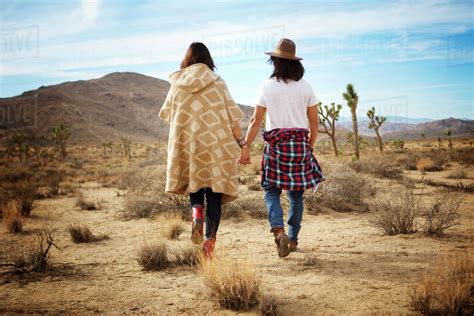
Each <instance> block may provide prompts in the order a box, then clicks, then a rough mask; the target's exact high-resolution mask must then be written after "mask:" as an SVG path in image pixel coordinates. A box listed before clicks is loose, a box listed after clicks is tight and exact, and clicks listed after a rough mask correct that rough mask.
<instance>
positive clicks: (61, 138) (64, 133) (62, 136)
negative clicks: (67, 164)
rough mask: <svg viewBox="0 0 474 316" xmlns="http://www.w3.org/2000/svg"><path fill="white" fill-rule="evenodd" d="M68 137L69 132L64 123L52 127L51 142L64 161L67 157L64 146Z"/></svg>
mask: <svg viewBox="0 0 474 316" xmlns="http://www.w3.org/2000/svg"><path fill="white" fill-rule="evenodd" d="M69 136H71V132H70V131H69V128H67V127H66V126H65V125H64V123H61V124H59V125H58V126H55V127H53V140H54V142H55V143H56V147H57V149H58V151H59V155H60V157H61V159H62V160H64V159H65V158H66V156H67V150H66V146H67V141H68V139H69Z"/></svg>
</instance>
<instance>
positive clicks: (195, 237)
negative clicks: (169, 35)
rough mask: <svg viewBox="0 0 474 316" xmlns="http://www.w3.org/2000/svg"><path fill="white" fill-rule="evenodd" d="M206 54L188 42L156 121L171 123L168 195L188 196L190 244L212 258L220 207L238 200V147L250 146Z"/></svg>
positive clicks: (238, 115)
mask: <svg viewBox="0 0 474 316" xmlns="http://www.w3.org/2000/svg"><path fill="white" fill-rule="evenodd" d="M215 68H216V67H215V66H214V62H213V60H212V57H211V54H210V53H209V50H208V49H207V47H206V46H205V45H204V44H203V43H192V44H191V46H189V48H188V51H187V52H186V56H185V57H184V59H183V61H182V63H181V70H179V71H176V72H174V73H172V74H171V75H170V83H171V87H170V90H169V92H168V96H167V97H166V100H165V103H164V104H163V106H162V108H161V111H160V117H161V118H162V119H163V120H165V121H167V122H169V123H170V133H169V141H168V163H167V172H166V192H169V193H175V194H182V195H184V194H187V193H188V192H189V198H190V202H191V203H190V204H191V209H192V214H193V221H192V234H191V240H192V241H193V242H194V243H196V244H201V243H202V242H203V226H204V223H203V221H204V199H206V202H207V209H206V216H205V223H206V234H205V241H204V244H203V249H204V251H205V253H206V255H207V256H208V257H209V258H210V257H212V252H213V250H214V247H215V242H216V234H217V230H218V228H219V223H220V218H221V206H222V204H225V203H228V202H230V201H232V200H234V199H236V198H237V196H238V181H237V179H238V170H237V164H236V160H237V156H236V155H237V152H236V149H237V144H238V145H239V146H240V147H241V151H242V155H244V156H246V155H248V154H249V153H248V151H249V149H248V147H247V146H246V143H245V139H244V137H243V136H242V131H241V129H240V126H239V122H240V119H241V118H242V111H241V110H240V108H239V107H238V106H237V105H236V103H235V102H234V101H233V100H232V97H231V95H230V93H229V90H228V89H227V86H226V84H225V82H224V80H222V79H221V77H220V76H219V75H217V74H216V73H215V72H214V70H215Z"/></svg>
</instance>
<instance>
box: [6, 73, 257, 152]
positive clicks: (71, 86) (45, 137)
mask: <svg viewBox="0 0 474 316" xmlns="http://www.w3.org/2000/svg"><path fill="white" fill-rule="evenodd" d="M169 87H170V85H169V83H168V82H167V81H165V80H161V79H156V78H153V77H149V76H145V75H141V74H138V73H132V72H115V73H111V74H108V75H106V76H104V77H102V78H98V79H92V80H80V81H74V82H64V83H61V84H58V85H53V86H47V87H40V88H38V89H36V90H32V91H28V92H25V93H23V94H21V95H19V96H15V97H11V98H0V110H1V109H2V108H3V109H7V110H8V113H9V114H6V115H5V114H2V113H6V112H2V111H0V142H2V143H3V142H4V141H5V138H6V137H7V136H8V135H10V134H12V133H14V132H15V131H22V132H24V133H25V134H27V135H29V137H30V138H33V141H32V142H33V143H37V144H41V145H46V144H51V128H52V127H53V126H55V125H57V124H59V123H62V122H64V123H65V125H66V126H68V127H69V129H70V130H71V138H70V143H71V144H97V143H101V142H108V141H114V142H118V141H119V140H120V138H121V137H122V136H126V137H129V138H131V139H132V140H133V141H134V142H142V143H148V142H154V141H156V140H158V139H161V140H164V139H166V138H167V136H168V124H166V123H165V122H163V121H162V120H161V119H160V118H159V117H158V113H159V111H160V108H161V106H162V104H163V102H164V100H165V98H166V94H167V93H168V90H169ZM241 107H242V109H243V110H244V113H245V121H246V122H248V120H249V119H250V116H251V114H252V113H253V109H252V108H250V107H245V106H241ZM15 111H16V112H15ZM22 111H23V112H24V111H29V112H30V113H27V114H28V115H29V116H30V117H28V121H27V122H26V123H25V122H23V124H22V122H21V121H22V119H23V117H22V113H23V112H22ZM33 111H36V112H35V113H33ZM23 114H24V113H23ZM2 115H3V117H2ZM5 116H7V118H5ZM9 121H12V123H15V121H20V122H19V123H20V124H17V125H20V126H14V124H10V123H9ZM33 121H36V123H35V124H34V122H33ZM16 123H18V122H16ZM12 127H17V128H16V129H12ZM18 127H20V129H18Z"/></svg>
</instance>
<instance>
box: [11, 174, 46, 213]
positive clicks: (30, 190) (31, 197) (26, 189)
mask: <svg viewBox="0 0 474 316" xmlns="http://www.w3.org/2000/svg"><path fill="white" fill-rule="evenodd" d="M39 187H40V186H39V184H38V183H36V182H35V181H28V180H21V181H18V182H15V183H13V184H11V186H10V188H11V191H10V192H11V196H12V198H13V201H14V203H15V205H16V207H17V210H18V211H19V212H20V215H21V216H24V217H29V216H30V215H31V212H32V211H33V208H34V204H35V202H36V200H37V198H38V190H39Z"/></svg>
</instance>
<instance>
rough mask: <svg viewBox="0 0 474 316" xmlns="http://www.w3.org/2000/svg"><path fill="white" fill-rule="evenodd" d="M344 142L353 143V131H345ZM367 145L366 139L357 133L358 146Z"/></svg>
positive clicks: (363, 146) (362, 147)
mask: <svg viewBox="0 0 474 316" xmlns="http://www.w3.org/2000/svg"><path fill="white" fill-rule="evenodd" d="M346 142H347V143H348V144H353V143H354V133H353V132H347V133H346ZM367 145H369V143H368V142H367V140H365V138H363V137H362V136H360V135H359V146H360V148H361V149H364V148H365V147H367Z"/></svg>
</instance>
